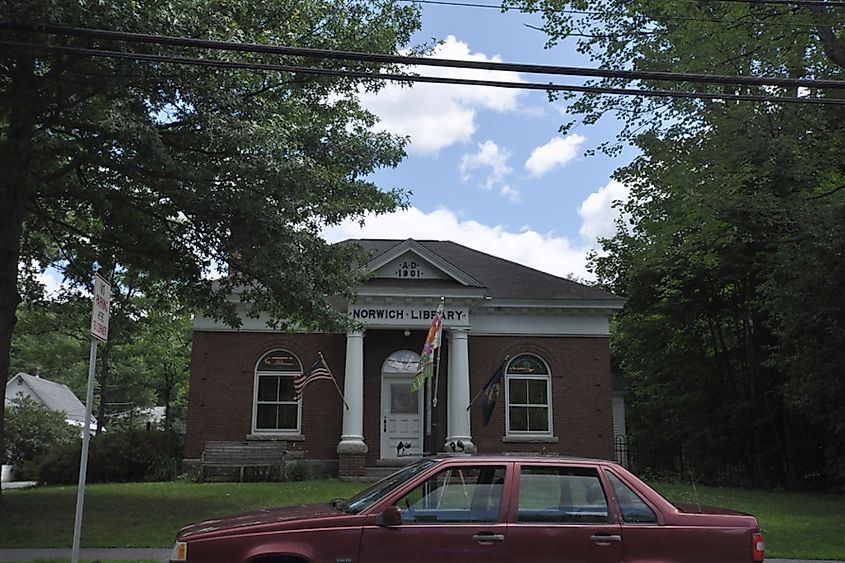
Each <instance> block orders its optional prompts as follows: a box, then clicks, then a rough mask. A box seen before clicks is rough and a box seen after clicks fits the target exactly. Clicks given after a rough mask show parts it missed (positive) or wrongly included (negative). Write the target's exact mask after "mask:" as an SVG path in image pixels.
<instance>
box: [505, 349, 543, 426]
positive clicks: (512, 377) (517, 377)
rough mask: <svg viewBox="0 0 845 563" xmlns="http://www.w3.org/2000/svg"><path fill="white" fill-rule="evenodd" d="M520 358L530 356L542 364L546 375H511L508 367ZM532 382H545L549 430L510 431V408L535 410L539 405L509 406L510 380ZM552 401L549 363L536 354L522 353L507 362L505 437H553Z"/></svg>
mask: <svg viewBox="0 0 845 563" xmlns="http://www.w3.org/2000/svg"><path fill="white" fill-rule="evenodd" d="M522 356H531V357H533V358H535V359H537V360H538V361H539V362H540V363H542V364H543V365H544V366H545V367H546V373H544V374H511V373H509V372H510V367H511V363H513V362H514V361H515V360H517V359H518V358H520V357H522ZM526 379H527V380H532V381H545V382H546V412H547V417H548V421H549V428H548V430H511V407H512V406H513V407H532V408H536V407H538V406H539V405H536V404H521V403H520V404H516V405H514V404H511V397H510V393H511V385H510V382H511V380H526ZM553 404H554V401H553V399H552V370H551V369H550V368H549V363H548V362H547V361H546V360H544V359H543V358H542V357H540V356H538V355H537V354H531V353H524V354H517V355H516V356H515V357H514V358H513V359H511V360H510V362H508V365H507V366H506V368H505V435H506V436H507V437H534V436H538V437H539V436H553V435H554V419H553V418H552V414H553V410H554V409H552V405H553Z"/></svg>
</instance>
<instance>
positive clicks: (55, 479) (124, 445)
mask: <svg viewBox="0 0 845 563" xmlns="http://www.w3.org/2000/svg"><path fill="white" fill-rule="evenodd" d="M181 451H182V440H181V438H180V436H179V435H177V434H175V433H173V432H163V431H157V430H125V431H120V432H106V433H103V434H101V435H100V436H96V437H95V438H93V439H92V440H91V444H90V447H89V452H88V474H87V481H88V482H89V483H114V482H127V481H162V480H170V479H175V478H176V476H177V474H178V473H179V469H180V465H181V459H182V456H181ZM79 455H80V448H79V446H78V443H77V444H76V445H75V447H70V448H67V447H65V448H56V449H54V450H53V451H52V452H50V454H49V455H48V456H47V457H45V458H44V459H43V461H42V463H41V464H40V465H39V467H38V479H39V481H42V482H44V483H50V484H73V483H76V482H77V481H78V479H79Z"/></svg>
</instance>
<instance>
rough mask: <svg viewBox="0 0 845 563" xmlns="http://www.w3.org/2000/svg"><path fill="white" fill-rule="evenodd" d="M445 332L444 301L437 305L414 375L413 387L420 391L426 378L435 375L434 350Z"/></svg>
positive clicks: (438, 345)
mask: <svg viewBox="0 0 845 563" xmlns="http://www.w3.org/2000/svg"><path fill="white" fill-rule="evenodd" d="M442 332H443V301H440V305H439V306H438V307H437V311H436V312H435V313H434V316H433V317H432V318H431V326H430V327H429V328H428V336H427V337H426V339H425V346H423V350H422V355H420V363H419V365H417V374H416V375H415V376H414V381H413V383H412V388H413V390H414V391H419V390H420V389H422V386H423V385H424V384H425V380H426V379H428V378H429V377H431V376H432V375H434V352H435V351H436V350H437V348H439V347H440V335H441V333H442Z"/></svg>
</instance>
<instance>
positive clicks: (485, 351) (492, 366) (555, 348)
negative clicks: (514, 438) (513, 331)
mask: <svg viewBox="0 0 845 563" xmlns="http://www.w3.org/2000/svg"><path fill="white" fill-rule="evenodd" d="M525 352H529V353H534V354H536V355H538V356H540V357H542V358H543V359H545V360H546V362H547V363H548V364H549V368H550V369H551V373H552V400H553V406H552V422H553V425H554V431H553V434H554V435H555V436H557V437H558V440H559V441H558V443H556V444H555V443H530V444H524V443H505V442H503V441H502V438H503V437H504V436H505V415H506V413H505V411H506V409H505V389H504V386H502V387H501V388H500V389H501V391H500V393H499V399H498V401H497V402H496V407H495V410H494V412H493V416H492V417H491V419H490V424H489V425H488V426H486V427H485V426H482V418H481V408H480V407H479V406H478V401H476V402H475V403H474V404H473V406H472V409H471V415H470V416H471V418H470V421H471V425H472V439H473V442H474V443H475V445H476V446H477V447H478V451H479V453H496V452H502V451H506V452H540V451H546V452H554V453H558V454H562V455H572V456H581V457H597V458H610V457H612V454H613V417H612V411H611V408H612V407H611V398H612V391H613V390H612V381H611V377H610V353H609V348H608V339H607V338H586V337H584V338H577V337H546V338H543V337H529V338H515V337H494V336H491V337H475V338H473V337H472V336H471V335H470V338H469V361H470V397H471V398H472V397H475V395H476V394H477V393H478V392H479V391H480V390H481V388H482V387H484V385H485V384H486V383H487V381H488V380H489V379H490V376H492V375H493V373H494V372H495V371H496V368H498V367H499V365H500V364H501V362H502V360H504V358H505V357H506V356H508V355H510V356H511V357H514V356H516V355H517V354H520V353H525Z"/></svg>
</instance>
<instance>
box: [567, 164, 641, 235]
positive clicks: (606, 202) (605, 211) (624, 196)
mask: <svg viewBox="0 0 845 563" xmlns="http://www.w3.org/2000/svg"><path fill="white" fill-rule="evenodd" d="M630 195H631V189H630V188H629V187H628V186H626V185H624V184H622V183H621V182H617V181H616V180H611V181H610V182H608V183H607V185H605V186H603V187H601V188H599V189H598V191H596V192H593V193H591V194H590V195H589V196H587V199H585V200H584V201H583V202H581V205H580V206H579V207H578V215H580V216H581V220H582V223H581V229H580V230H579V231H578V233H579V234H580V235H581V238H583V239H584V240H585V241H586V242H587V243H588V244H590V245H594V244H595V243H596V240H597V239H599V238H601V237H610V236H612V235H613V234H614V233H615V232H616V227H615V223H614V222H615V220H616V218H617V217H619V214H620V211H619V209H616V208H614V207H613V202H614V201H617V200H619V201H627V200H628V198H629V197H630Z"/></svg>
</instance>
